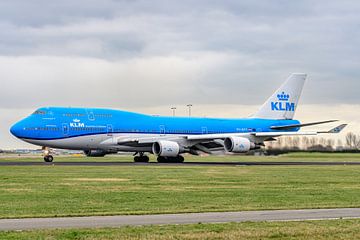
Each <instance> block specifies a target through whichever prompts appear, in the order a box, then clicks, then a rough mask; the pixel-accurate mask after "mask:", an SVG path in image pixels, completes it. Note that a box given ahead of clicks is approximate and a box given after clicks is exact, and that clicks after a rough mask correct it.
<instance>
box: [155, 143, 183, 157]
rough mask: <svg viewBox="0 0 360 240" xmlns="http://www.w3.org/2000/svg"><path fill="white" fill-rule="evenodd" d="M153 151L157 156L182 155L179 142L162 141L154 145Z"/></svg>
mask: <svg viewBox="0 0 360 240" xmlns="http://www.w3.org/2000/svg"><path fill="white" fill-rule="evenodd" d="M152 151H153V153H154V154H155V155H156V156H161V157H176V156H178V155H179V153H180V146H179V144H178V143H177V142H173V141H166V140H162V141H158V142H155V143H153V145H152Z"/></svg>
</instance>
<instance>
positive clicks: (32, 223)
mask: <svg viewBox="0 0 360 240" xmlns="http://www.w3.org/2000/svg"><path fill="white" fill-rule="evenodd" d="M338 218H360V208H339V209H306V210H274V211H243V212H219V213H189V214H159V215H137V216H94V217H65V218H28V219H2V220H0V230H27V229H46V228H93V227H120V226H131V225H132V226H134V225H157V224H190V223H199V222H201V223H225V222H244V221H299V220H321V219H338Z"/></svg>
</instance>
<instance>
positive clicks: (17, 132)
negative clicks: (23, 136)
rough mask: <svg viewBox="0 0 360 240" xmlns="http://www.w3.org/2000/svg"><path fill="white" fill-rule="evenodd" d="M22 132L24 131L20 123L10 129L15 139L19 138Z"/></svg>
mask: <svg viewBox="0 0 360 240" xmlns="http://www.w3.org/2000/svg"><path fill="white" fill-rule="evenodd" d="M21 131H22V127H21V124H20V123H19V122H18V123H15V124H14V125H13V126H12V127H11V128H10V132H11V134H12V135H14V136H15V137H19V136H20V133H21Z"/></svg>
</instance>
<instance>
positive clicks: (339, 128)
mask: <svg viewBox="0 0 360 240" xmlns="http://www.w3.org/2000/svg"><path fill="white" fill-rule="evenodd" d="M346 126H347V124H341V125H339V126H337V127H334V128H333V129H330V130H329V131H323V132H318V133H339V132H341V131H342V130H343V129H344V128H345V127H346Z"/></svg>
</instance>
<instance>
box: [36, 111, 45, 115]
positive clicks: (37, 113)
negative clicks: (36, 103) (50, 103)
mask: <svg viewBox="0 0 360 240" xmlns="http://www.w3.org/2000/svg"><path fill="white" fill-rule="evenodd" d="M45 114H46V112H45V111H42V110H36V111H35V112H34V113H33V115H45Z"/></svg>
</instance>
